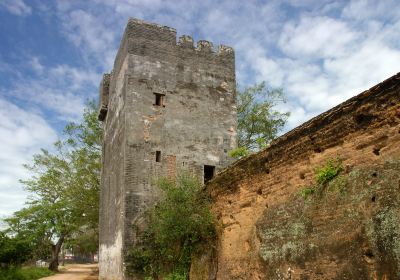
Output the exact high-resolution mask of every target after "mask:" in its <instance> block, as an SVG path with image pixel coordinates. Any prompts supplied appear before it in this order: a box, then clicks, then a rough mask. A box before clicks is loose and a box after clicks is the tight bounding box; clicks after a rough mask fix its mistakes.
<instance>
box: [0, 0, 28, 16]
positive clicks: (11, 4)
mask: <svg viewBox="0 0 400 280" xmlns="http://www.w3.org/2000/svg"><path fill="white" fill-rule="evenodd" d="M0 7H3V8H5V9H6V10H7V11H9V12H10V13H12V14H14V15H17V16H25V15H29V14H31V13H32V8H31V7H30V6H28V5H27V4H25V2H24V1H23V0H0Z"/></svg>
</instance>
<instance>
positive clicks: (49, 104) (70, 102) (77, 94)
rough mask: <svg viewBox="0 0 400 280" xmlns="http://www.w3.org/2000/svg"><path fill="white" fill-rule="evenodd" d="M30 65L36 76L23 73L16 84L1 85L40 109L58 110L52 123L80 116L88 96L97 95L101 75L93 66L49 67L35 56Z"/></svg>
mask: <svg viewBox="0 0 400 280" xmlns="http://www.w3.org/2000/svg"><path fill="white" fill-rule="evenodd" d="M29 66H30V68H31V69H32V70H33V71H34V73H35V74H36V76H35V77H32V78H27V77H25V76H23V75H21V76H20V77H19V78H18V82H17V83H15V85H14V87H12V88H10V89H1V88H0V93H1V94H2V95H4V96H8V97H10V98H13V99H17V100H18V101H19V102H22V103H29V106H31V107H33V106H36V109H37V110H39V111H42V112H53V113H55V114H56V119H54V120H52V122H53V123H54V122H56V121H60V120H61V121H75V120H78V119H80V118H81V116H82V112H83V107H84V103H85V101H86V99H89V98H96V97H97V85H98V83H99V81H100V77H101V75H100V74H99V73H96V72H94V71H93V70H89V69H80V68H75V67H71V66H68V65H57V66H54V67H47V66H45V65H43V64H41V63H40V60H39V58H38V57H32V58H31V59H30V63H29Z"/></svg>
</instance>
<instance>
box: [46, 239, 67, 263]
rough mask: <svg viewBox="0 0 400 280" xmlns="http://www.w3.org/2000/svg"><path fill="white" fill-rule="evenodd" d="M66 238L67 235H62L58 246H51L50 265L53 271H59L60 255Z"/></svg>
mask: <svg viewBox="0 0 400 280" xmlns="http://www.w3.org/2000/svg"><path fill="white" fill-rule="evenodd" d="M64 238H65V234H63V233H62V234H61V235H60V238H59V239H58V241H57V243H56V245H52V246H51V261H50V264H49V269H50V270H52V271H58V254H59V253H60V250H61V246H62V244H63V242H64Z"/></svg>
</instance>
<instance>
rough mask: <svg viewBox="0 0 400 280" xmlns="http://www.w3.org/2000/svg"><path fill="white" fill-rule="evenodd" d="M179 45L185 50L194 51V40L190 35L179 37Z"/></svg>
mask: <svg viewBox="0 0 400 280" xmlns="http://www.w3.org/2000/svg"><path fill="white" fill-rule="evenodd" d="M178 45H179V46H180V47H183V48H189V49H194V41H193V38H192V37H190V36H189V35H182V36H181V37H179V41H178Z"/></svg>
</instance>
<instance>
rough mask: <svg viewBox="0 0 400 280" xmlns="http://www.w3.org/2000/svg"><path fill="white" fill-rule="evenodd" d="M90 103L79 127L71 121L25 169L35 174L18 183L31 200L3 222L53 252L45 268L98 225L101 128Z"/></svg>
mask: <svg viewBox="0 0 400 280" xmlns="http://www.w3.org/2000/svg"><path fill="white" fill-rule="evenodd" d="M96 115H97V110H96V106H95V105H94V104H93V103H89V104H88V106H87V108H86V109H85V111H84V114H83V120H82V122H81V123H79V124H76V123H70V124H68V125H67V126H66V128H65V130H64V136H65V137H64V139H63V140H59V141H57V142H56V143H55V145H54V151H52V152H49V151H47V150H44V149H43V150H42V152H41V153H40V154H36V155H34V157H33V163H32V164H27V165H25V167H26V168H27V169H28V170H29V171H30V172H31V173H32V174H33V175H32V177H31V178H30V179H28V180H22V181H21V182H22V183H23V184H24V185H25V188H26V190H27V191H28V192H30V193H31V196H30V197H29V199H28V202H27V203H26V204H27V207H25V208H24V209H22V210H20V211H17V212H15V213H14V216H13V217H11V218H9V219H6V222H7V223H8V225H9V228H10V229H9V230H10V231H11V232H13V233H14V234H17V235H25V236H26V237H27V238H29V239H31V240H33V241H34V242H33V243H34V244H36V245H37V247H36V250H41V247H43V246H47V248H49V249H50V251H51V261H50V264H49V269H51V270H58V255H59V252H60V250H61V246H62V245H63V243H64V242H65V241H66V240H67V239H68V238H72V237H73V236H74V235H75V236H76V235H77V234H79V232H81V231H87V230H95V231H96V232H97V227H98V208H99V202H98V201H99V186H100V157H101V135H102V132H101V125H100V123H99V122H98V121H97V118H96Z"/></svg>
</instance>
